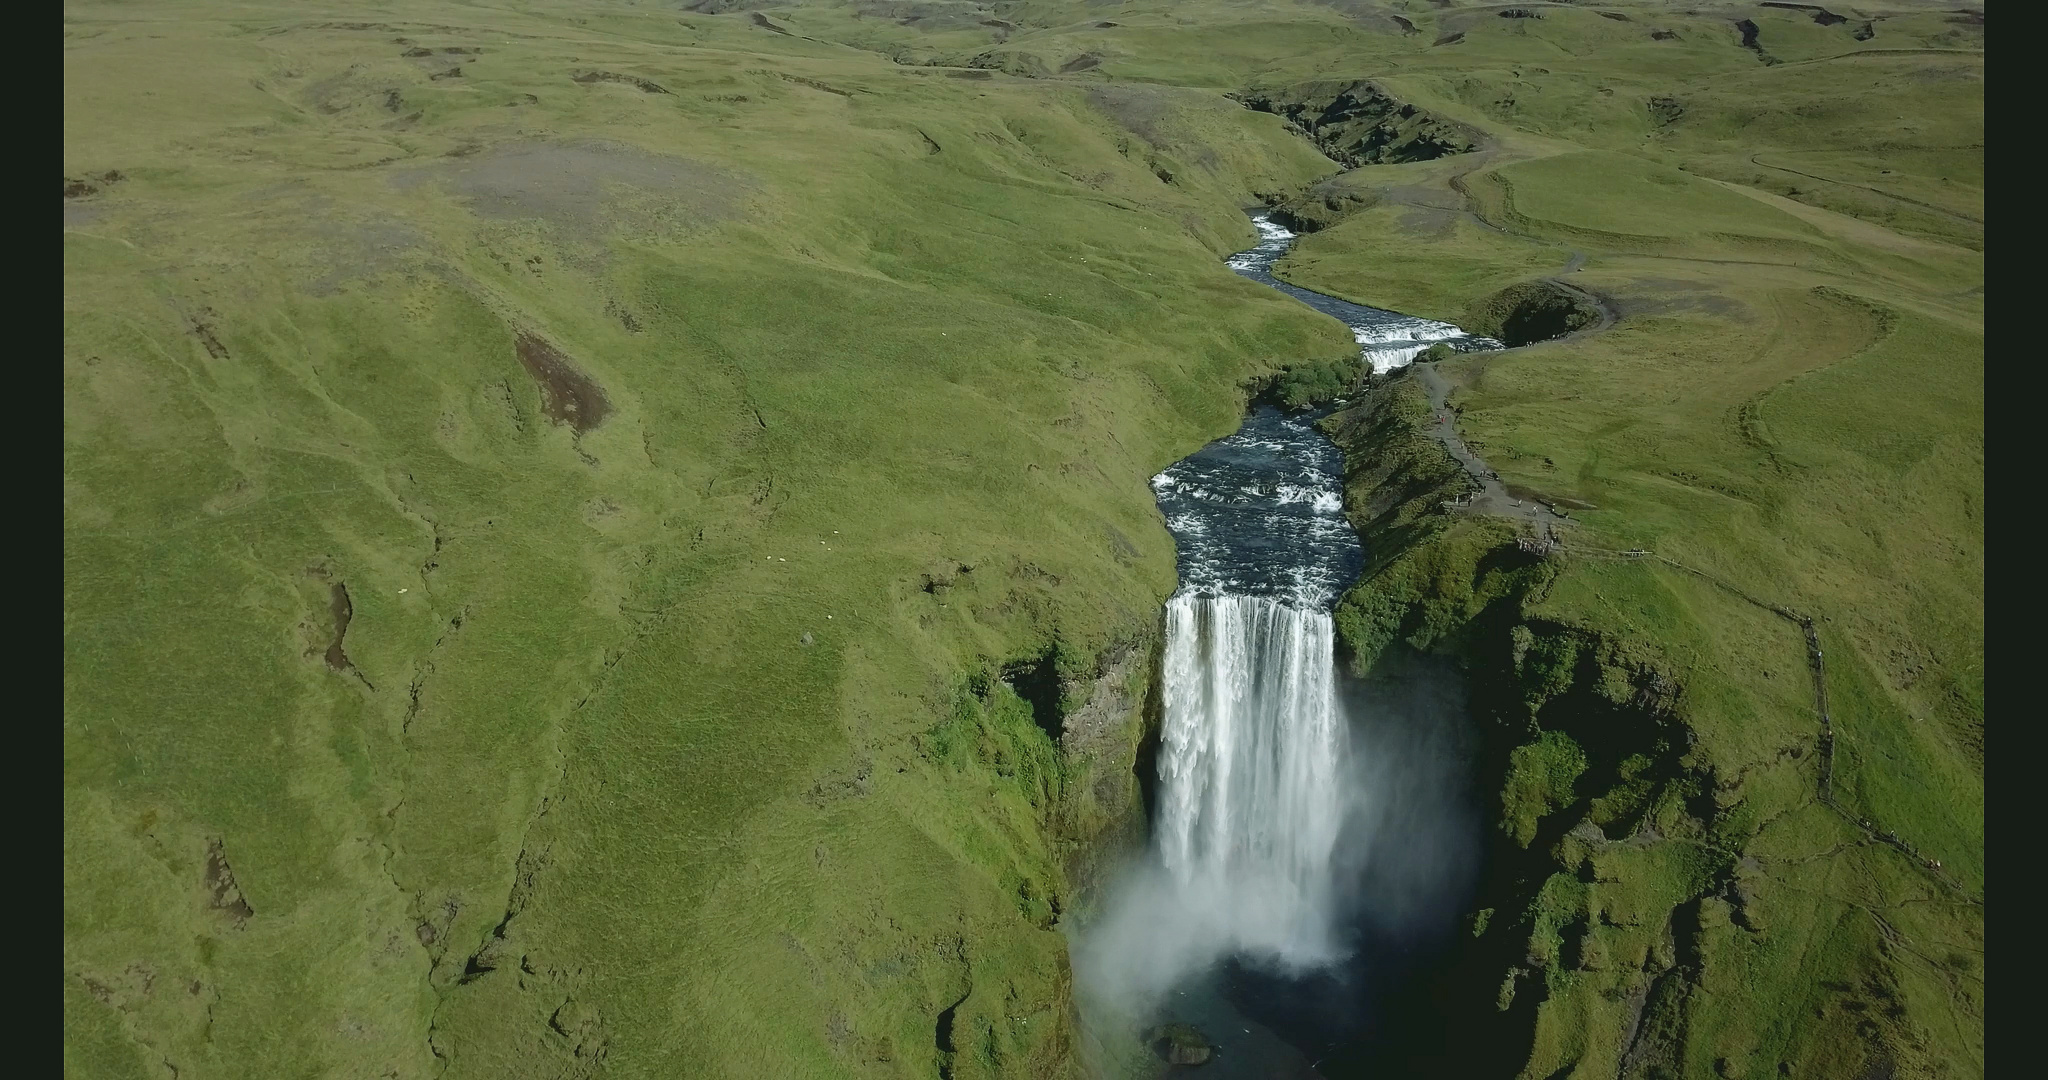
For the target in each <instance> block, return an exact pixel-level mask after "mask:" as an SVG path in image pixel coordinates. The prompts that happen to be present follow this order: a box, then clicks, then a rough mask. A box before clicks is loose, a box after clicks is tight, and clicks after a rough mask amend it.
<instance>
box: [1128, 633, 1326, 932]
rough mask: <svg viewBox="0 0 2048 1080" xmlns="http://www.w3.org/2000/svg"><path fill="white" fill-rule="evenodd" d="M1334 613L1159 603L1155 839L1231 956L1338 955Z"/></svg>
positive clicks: (1178, 882)
mask: <svg viewBox="0 0 2048 1080" xmlns="http://www.w3.org/2000/svg"><path fill="white" fill-rule="evenodd" d="M1333 646H1334V633H1333V628H1332V625H1331V622H1330V617H1329V615H1327V614H1325V613H1323V612H1321V611H1316V610H1307V609H1304V608H1301V607H1296V606H1292V605H1290V604H1288V603H1285V602H1282V601H1281V600H1278V599H1274V598H1270V597H1259V596H1227V595H1225V596H1203V595H1198V594H1193V593H1183V594H1181V595H1177V596H1175V597H1174V598H1173V599H1172V600H1171V601H1170V602H1169V603H1168V604H1167V608H1166V650H1165V670H1164V672H1163V676H1164V692H1165V719H1164V727H1163V730H1162V731H1161V733H1160V749H1159V779H1160V794H1159V815H1158V818H1159V820H1158V825H1157V837H1158V843H1159V851H1160V857H1161V860H1162V862H1163V863H1164V865H1165V867H1166V870H1167V872H1168V873H1169V874H1170V875H1171V877H1172V880H1173V882H1174V884H1175V885H1176V887H1177V888H1178V889H1180V890H1181V891H1182V892H1183V893H1184V894H1191V895H1192V894H1199V897H1200V900H1201V903H1200V907H1201V908H1203V909H1204V910H1206V911H1208V912H1210V913H1211V914H1212V915H1214V916H1217V917H1218V918H1219V923H1220V924H1219V925H1212V926H1209V927H1207V928H1205V929H1206V930H1207V932H1208V933H1209V934H1211V935H1215V936H1216V938H1217V940H1215V941H1214V944H1215V945H1216V946H1217V947H1219V948H1221V949H1224V950H1227V951H1237V952H1244V953H1248V954H1252V955H1257V956H1263V957H1266V958H1268V959H1271V960H1274V961H1277V962H1278V963H1279V964H1280V965H1282V966H1285V967H1291V968H1306V967H1313V966H1316V965H1318V964H1323V963H1328V962H1330V961H1333V960H1335V959H1338V958H1339V957H1340V956H1341V948H1340V946H1339V944H1338V942H1337V941H1336V939H1335V937H1334V933H1333V930H1334V928H1333V926H1332V925H1331V923H1332V917H1333V907H1334V900H1335V896H1334V893H1335V888H1334V882H1333V880H1332V869H1331V856H1332V853H1333V851H1334V849H1335V847H1336V843H1337V832H1338V828H1339V826H1340V824H1341V822H1342V818H1343V814H1344V811H1345V804H1344V795H1343V790H1342V785H1341V783H1340V777H1339V773H1340V770H1341V769H1342V767H1343V759H1344V751H1345V745H1344V741H1345V740H1344V730H1343V725H1342V722H1341V718H1340V717H1339V715H1338V710H1337V706H1336V701H1335V686H1334V683H1333V672H1332V670H1331V657H1332V649H1333Z"/></svg>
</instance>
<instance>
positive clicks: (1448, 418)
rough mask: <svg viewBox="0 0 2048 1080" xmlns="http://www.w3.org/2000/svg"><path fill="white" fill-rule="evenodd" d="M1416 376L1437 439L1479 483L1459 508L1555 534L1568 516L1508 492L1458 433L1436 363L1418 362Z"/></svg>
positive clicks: (1447, 387) (1446, 385)
mask: <svg viewBox="0 0 2048 1080" xmlns="http://www.w3.org/2000/svg"><path fill="white" fill-rule="evenodd" d="M1414 371H1415V377H1416V378H1417V379H1419V380H1421V382H1422V388H1423V390H1424V391H1425V392H1426V393H1428V395H1429V408H1430V412H1431V414H1432V415H1433V417H1434V419H1432V420H1431V421H1430V425H1429V433H1430V435H1431V436H1432V437H1433V438H1435V439H1436V441H1437V442H1440V443H1442V444H1443V447H1444V449H1445V450H1448V451H1450V454H1451V457H1453V458H1455V459H1457V462H1458V464H1460V465H1462V466H1464V467H1465V472H1466V473H1468V474H1469V475H1470V476H1471V477H1472V479H1473V480H1476V481H1478V483H1479V494H1477V495H1474V496H1473V497H1472V498H1471V500H1470V501H1469V502H1466V503H1465V504H1464V505H1462V506H1460V507H1459V508H1458V510H1459V512H1460V513H1466V514H1494V515H1497V516H1500V517H1509V518H1514V519H1516V520H1517V521H1526V522H1528V523H1530V524H1531V525H1534V526H1535V527H1536V530H1537V532H1538V533H1539V534H1542V535H1545V536H1550V537H1553V538H1554V537H1555V536H1556V533H1557V529H1558V527H1559V526H1561V525H1565V524H1568V519H1566V518H1563V517H1559V516H1558V515H1557V514H1556V513H1553V512H1552V511H1551V509H1550V508H1549V507H1547V506H1545V505H1543V504H1542V503H1540V502H1536V501H1534V500H1530V499H1520V498H1516V497H1515V496H1513V495H1511V494H1509V493H1508V489H1507V485H1506V484H1503V483H1501V479H1500V476H1499V474H1497V473H1495V472H1494V471H1493V470H1492V469H1490V468H1488V467H1487V464H1486V462H1485V461H1483V460H1481V459H1480V457H1479V455H1478V454H1475V453H1473V452H1472V449H1471V447H1468V446H1466V445H1465V440H1464V439H1463V438H1460V437H1459V435H1458V424H1457V417H1456V415H1455V414H1453V413H1452V412H1451V410H1450V406H1449V405H1448V404H1447V402H1448V400H1449V398H1450V396H1451V384H1450V382H1449V381H1448V380H1446V379H1445V378H1444V377H1443V375H1442V374H1440V373H1439V372H1438V371H1437V370H1436V367H1435V366H1434V365H1432V364H1428V363H1422V364H1416V365H1414Z"/></svg>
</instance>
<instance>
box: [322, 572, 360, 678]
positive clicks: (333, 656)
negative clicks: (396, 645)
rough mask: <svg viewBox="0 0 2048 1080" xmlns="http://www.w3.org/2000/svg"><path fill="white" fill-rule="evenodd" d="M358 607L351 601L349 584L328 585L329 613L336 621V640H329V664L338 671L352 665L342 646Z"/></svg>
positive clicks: (327, 654)
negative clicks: (350, 621)
mask: <svg viewBox="0 0 2048 1080" xmlns="http://www.w3.org/2000/svg"><path fill="white" fill-rule="evenodd" d="M355 613H356V607H355V605H354V604H353V603H350V602H349V598H348V586H346V585H343V584H342V583H341V582H339V581H337V582H335V583H334V584H332V585H330V586H328V591H327V614H328V616H329V617H330V618H331V619H332V620H333V622H334V640H332V641H330V642H328V644H327V652H326V653H325V654H324V655H325V656H326V659H327V666H328V667H330V668H333V669H334V670H336V671H347V670H348V669H349V668H350V667H351V666H353V665H351V664H350V663H349V662H348V653H346V652H343V651H342V648H341V642H342V639H343V638H345V637H347V636H348V624H349V620H350V619H353V618H355Z"/></svg>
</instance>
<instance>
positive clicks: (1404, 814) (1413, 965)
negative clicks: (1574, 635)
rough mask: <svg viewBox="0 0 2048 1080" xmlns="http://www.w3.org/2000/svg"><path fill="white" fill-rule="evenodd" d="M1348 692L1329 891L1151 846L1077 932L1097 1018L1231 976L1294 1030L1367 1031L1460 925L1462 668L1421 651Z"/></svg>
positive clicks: (1324, 1037)
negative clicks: (1205, 865) (1174, 867)
mask: <svg viewBox="0 0 2048 1080" xmlns="http://www.w3.org/2000/svg"><path fill="white" fill-rule="evenodd" d="M1336 700H1337V704H1338V707H1339V709H1340V711H1341V712H1342V714H1343V722H1344V727H1345V731H1346V736H1347V737H1346V739H1345V740H1344V758H1345V760H1344V761H1343V762H1342V768H1341V770H1340V772H1339V780H1340V789H1341V791H1342V796H1343V802H1344V814H1343V825H1342V828H1341V830H1340V831H1339V834H1338V838H1337V843H1336V845H1335V849H1334V851H1333V852H1332V857H1331V871H1330V887H1329V888H1328V890H1327V891H1326V892H1325V893H1324V894H1323V895H1322V896H1320V897H1319V898H1317V900H1316V902H1314V903H1306V904H1305V903H1303V898H1302V897H1301V896H1300V895H1298V894H1290V893H1284V892H1281V891H1276V889H1277V887H1276V886H1275V885H1274V883H1272V882H1270V881H1261V880H1260V879H1258V878H1257V877H1255V876H1254V877H1239V878H1232V877H1230V876H1227V875H1225V876H1216V877H1208V878H1197V879H1196V880H1194V881H1186V880H1183V879H1180V878H1177V877H1176V876H1175V875H1174V874H1172V873H1171V872H1169V871H1168V870H1167V868H1166V867H1165V865H1164V864H1163V863H1162V861H1161V859H1160V858H1159V855H1158V853H1157V851H1156V849H1155V850H1153V851H1151V852H1148V853H1147V854H1146V856H1145V857H1143V858H1139V859H1136V860H1134V861H1133V862H1132V863H1131V864H1130V865H1128V866H1126V867H1125V868H1124V869H1123V870H1122V872H1121V873H1120V874H1117V875H1115V876H1113V877H1112V878H1111V879H1110V880H1109V881H1108V882H1107V884H1106V886H1105V888H1104V890H1103V893H1102V902H1101V903H1100V905H1099V906H1098V907H1097V911H1096V915H1095V917H1094V918H1092V919H1091V920H1089V922H1088V923H1087V925H1086V926H1085V927H1083V928H1081V929H1079V930H1077V931H1076V933H1075V940H1074V947H1073V957H1074V963H1075V974H1076V976H1077V982H1078V989H1079V990H1080V992H1081V996H1082V999H1083V1004H1084V1008H1087V1009H1090V1010H1092V1011H1094V1012H1095V1013H1096V1015H1097V1018H1098V1021H1107V1022H1110V1023H1115V1024H1120V1025H1123V1024H1135V1025H1143V1024H1146V1023H1152V1022H1157V1021H1159V1020H1163V1019H1168V1018H1174V1010H1175V1007H1176V1005H1177V1003H1178V1001H1177V998H1178V995H1179V994H1180V993H1181V992H1182V990H1183V988H1189V987H1194V986H1196V985H1197V984H1202V985H1222V984H1227V985H1229V986H1230V987H1232V988H1233V989H1232V990H1231V996H1232V998H1233V1004H1234V1005H1235V1007H1236V1008H1237V1009H1238V1010H1239V1011H1240V1012H1241V1013H1243V1014H1244V1015H1246V1016H1248V1017H1255V1018H1256V1020H1257V1021H1258V1022H1259V1023H1263V1024H1266V1025H1269V1026H1270V1027H1272V1028H1273V1029H1275V1030H1276V1031H1278V1032H1280V1033H1281V1034H1283V1035H1285V1036H1287V1037H1288V1038H1289V1039H1290V1041H1293V1042H1295V1043H1296V1044H1297V1045H1301V1046H1304V1047H1307V1046H1309V1045H1310V1044H1311V1043H1313V1044H1315V1045H1317V1046H1322V1045H1327V1044H1329V1043H1331V1042H1332V1041H1335V1040H1356V1039H1359V1038H1365V1037H1370V1031H1371V1029H1372V1028H1374V1027H1375V1026H1377V1025H1376V1022H1375V1021H1376V1018H1377V1017H1378V1015H1379V1014H1380V1013H1381V1012H1382V1011H1383V1010H1382V1009H1380V1007H1379V1004H1380V1003H1381V1002H1383V1001H1385V1000H1386V998H1387V997H1388V996H1389V995H1392V994H1398V993H1399V992H1400V991H1401V987H1402V986H1403V985H1405V984H1407V983H1408V982H1410V981H1412V980H1413V979H1414V977H1415V976H1416V975H1417V974H1418V971H1419V970H1421V971H1426V970H1427V967H1428V965H1429V964H1430V962H1431V960H1432V958H1433V957H1435V956H1436V955H1439V954H1440V953H1441V951H1442V950H1443V948H1444V947H1445V945H1446V944H1447V943H1448V942H1449V941H1450V940H1451V938H1452V935H1453V934H1454V933H1455V931H1456V929H1457V925H1458V918H1459V915H1460V913H1461V912H1462V911H1463V910H1464V908H1465V906H1466V901H1467V900H1468V899H1469V897H1470V895H1471V890H1472V888H1473V885H1474V883H1475V881H1476V875H1477V870H1478V853H1479V849H1480V839H1481V818H1480V814H1479V808H1478V806H1477V804H1476V802H1475V800H1474V798H1473V795H1472V792H1471V789H1470V780H1469V776H1470V757H1469V754H1470V748H1471V744H1472V740H1473V732H1472V730H1471V725H1470V721H1469V719H1468V713H1467V709H1466V704H1465V700H1464V694H1463V688H1462V681H1461V680H1460V678H1459V677H1458V675H1457V673H1456V672H1455V670H1454V669H1452V668H1451V667H1450V666H1449V665H1448V664H1444V663H1440V662H1435V661H1429V660H1425V659H1416V658H1409V659H1407V660H1405V661H1402V662H1400V663H1399V664H1398V670H1395V671H1393V672H1391V673H1390V674H1389V675H1388V677H1384V678H1377V679H1374V680H1372V681H1370V682H1362V681H1358V680H1354V679H1351V678H1349V677H1346V676H1341V675H1340V676H1339V677H1338V679H1337V688H1336ZM1226 970H1227V971H1228V972H1230V973H1231V975H1232V977H1230V978H1228V979H1222V980H1219V979H1218V976H1217V973H1218V972H1220V971H1226ZM1226 1041H1227V1040H1226Z"/></svg>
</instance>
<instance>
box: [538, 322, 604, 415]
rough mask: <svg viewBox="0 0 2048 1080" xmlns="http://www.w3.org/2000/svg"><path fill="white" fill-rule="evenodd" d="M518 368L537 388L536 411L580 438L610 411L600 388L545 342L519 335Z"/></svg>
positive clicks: (540, 339)
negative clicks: (537, 384) (537, 401)
mask: <svg viewBox="0 0 2048 1080" xmlns="http://www.w3.org/2000/svg"><path fill="white" fill-rule="evenodd" d="M517 347H518V351H519V364H520V366H521V367H524V368H525V369H526V373H527V374H528V375H531V376H533V381H535V382H537V383H539V384H540V409H541V412H543V413H545V414H547V417H548V419H550V420H553V421H554V422H556V423H558V424H568V425H569V426H570V427H571V428H573V429H575V432H576V434H578V435H581V434H583V433H584V432H586V431H589V430H590V429H591V428H594V427H596V426H597V425H598V424H600V423H603V422H604V418H605V417H606V416H607V415H609V414H610V413H611V411H612V405H611V402H610V401H609V400H607V399H606V398H605V396H604V390H603V388H601V387H599V386H598V385H597V383H596V382H594V381H592V380H591V378H590V376H588V375H585V374H584V373H583V372H581V371H578V370H577V369H576V365H574V364H572V363H570V362H569V358H568V357H566V356H563V355H562V352H561V350H560V349H557V348H555V346H554V345H553V343H551V342H549V341H548V340H547V339H546V338H543V337H540V336H539V335H537V334H533V333H529V332H527V331H523V330H522V331H520V333H519V339H518V344H517Z"/></svg>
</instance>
